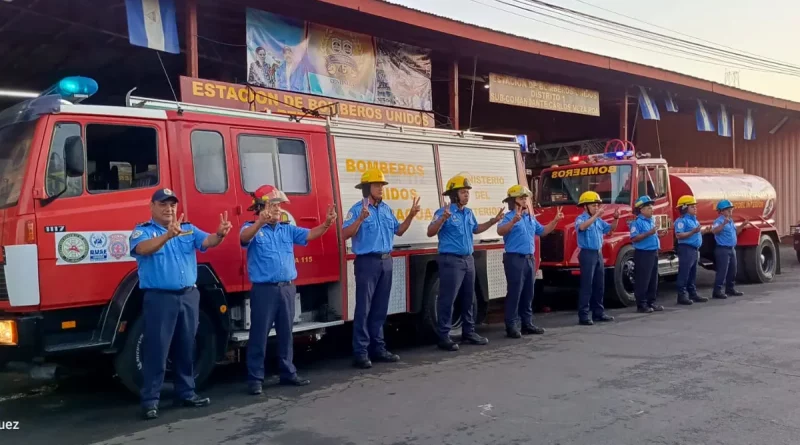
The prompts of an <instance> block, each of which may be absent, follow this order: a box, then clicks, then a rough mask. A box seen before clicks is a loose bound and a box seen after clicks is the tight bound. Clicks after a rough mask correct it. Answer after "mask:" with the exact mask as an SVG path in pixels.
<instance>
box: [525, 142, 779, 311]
mask: <svg viewBox="0 0 800 445" xmlns="http://www.w3.org/2000/svg"><path fill="white" fill-rule="evenodd" d="M571 162H572V163H571V164H568V165H563V166H558V167H553V168H549V169H545V170H544V171H543V172H542V175H541V182H540V185H539V199H538V204H539V205H540V206H542V207H543V209H542V214H541V216H540V218H541V219H542V220H544V221H548V220H549V219H550V218H551V217H552V216H553V215H555V212H556V206H564V208H563V212H564V215H565V218H564V222H563V224H561V225H560V226H559V227H557V229H556V230H555V231H554V232H553V233H551V234H550V235H549V236H547V237H545V238H542V249H541V250H542V254H541V269H542V275H543V283H545V284H552V285H561V284H566V283H567V282H570V281H571V282H574V281H575V276H577V275H580V269H579V267H578V246H577V238H576V232H575V227H574V221H575V217H577V216H578V215H579V214H580V212H582V211H583V209H581V208H579V207H578V206H577V202H578V197H579V196H580V194H581V193H583V192H585V191H588V190H593V191H595V192H597V193H599V194H600V196H601V198H602V199H603V203H604V204H605V208H606V213H605V219H607V220H609V221H610V218H611V215H612V214H613V212H614V210H615V209H617V208H618V209H619V210H620V213H621V220H620V224H619V225H618V227H617V230H616V231H615V232H612V233H611V234H609V235H608V236H607V237H606V238H605V242H604V245H603V257H604V263H605V267H606V281H605V282H606V286H607V292H606V297H605V299H606V301H608V302H609V303H614V304H616V305H619V306H630V305H633V304H635V302H636V301H635V298H634V295H633V283H634V274H633V268H634V262H633V247H632V246H631V244H630V236H629V227H628V222H629V221H631V220H632V219H633V218H634V217H633V214H632V205H633V202H634V201H635V200H636V199H637V198H638V197H639V196H642V195H649V196H650V197H651V198H653V200H654V201H655V205H654V210H655V212H654V218H656V222H657V224H658V227H659V228H661V229H666V230H667V231H668V233H667V235H666V236H664V237H662V238H661V250H660V259H659V276H661V277H669V276H673V275H677V273H678V257H677V254H676V252H675V246H676V244H677V243H676V240H675V234H674V230H673V227H672V224H673V221H675V219H677V218H678V216H680V215H679V211H678V209H677V200H678V198H680V197H681V196H683V195H694V197H695V198H696V199H697V201H698V211H697V218H698V220H699V221H700V224H701V225H703V226H708V225H710V224H711V223H712V222H713V221H714V219H715V218H717V216H718V214H717V212H716V210H715V208H714V206H715V205H716V203H717V202H718V201H719V200H721V199H728V200H730V201H732V202H733V203H734V205H735V206H736V209H735V211H734V221H735V222H736V224H737V226H738V225H739V224H741V223H742V222H743V221H744V220H746V219H747V220H750V221H751V222H752V223H753V226H754V227H753V228H748V229H745V230H744V231H743V232H742V234H741V235H739V239H738V246H737V247H736V252H737V256H738V261H739V267H738V274H737V280H738V281H740V282H750V283H765V282H769V281H772V279H773V277H774V275H775V274H778V273H780V266H781V265H780V255H779V250H778V249H779V246H780V242H779V238H778V232H777V229H776V227H775V225H774V220H773V219H772V217H773V215H774V214H775V202H776V193H775V189H774V188H773V187H772V185H771V184H770V183H769V181H767V180H765V179H763V178H761V177H758V176H754V175H747V174H744V172H743V171H742V170H738V169H707V168H675V167H670V166H669V165H667V161H666V160H664V159H655V158H651V157H649V156H648V155H642V154H639V153H637V152H636V150H635V147H633V145H632V144H630V143H627V144H624V143H622V141H619V140H615V141H610V142H609V143H608V144H607V145H606V152H605V153H601V154H597V155H589V156H574V157H573V158H572V159H571ZM714 246H715V242H714V236H713V235H712V234H706V235H704V237H703V247H702V249H701V250H700V256H701V258H700V263H699V264H700V265H701V266H702V267H704V268H707V269H713V268H714V254H713V252H714Z"/></svg>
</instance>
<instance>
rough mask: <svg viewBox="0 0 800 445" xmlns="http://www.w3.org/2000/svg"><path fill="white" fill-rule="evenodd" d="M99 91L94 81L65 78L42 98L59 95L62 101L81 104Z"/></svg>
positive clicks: (74, 77)
mask: <svg viewBox="0 0 800 445" xmlns="http://www.w3.org/2000/svg"><path fill="white" fill-rule="evenodd" d="M97 90H98V86H97V82H95V80H94V79H90V78H88V77H81V76H71V77H65V78H63V79H61V80H59V81H58V83H56V84H55V85H53V86H51V87H50V88H48V89H47V90H45V91H44V92H42V94H40V96H49V95H53V94H55V95H58V96H61V98H62V99H64V100H67V101H70V102H72V103H76V104H77V103H80V102H81V101H83V100H84V99H88V98H89V97H91V96H92V95H93V94H94V93H96V92H97Z"/></svg>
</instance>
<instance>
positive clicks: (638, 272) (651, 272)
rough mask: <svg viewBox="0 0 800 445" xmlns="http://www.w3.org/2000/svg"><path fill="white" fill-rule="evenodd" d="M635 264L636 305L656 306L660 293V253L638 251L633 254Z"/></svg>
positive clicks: (655, 251)
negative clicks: (657, 296) (657, 295)
mask: <svg viewBox="0 0 800 445" xmlns="http://www.w3.org/2000/svg"><path fill="white" fill-rule="evenodd" d="M633 263H634V280H635V283H633V294H634V295H635V296H636V305H637V306H638V307H647V306H651V305H654V304H655V303H656V293H657V292H658V251H657V250H639V249H636V250H635V251H634V252H633Z"/></svg>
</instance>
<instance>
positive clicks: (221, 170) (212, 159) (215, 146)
mask: <svg viewBox="0 0 800 445" xmlns="http://www.w3.org/2000/svg"><path fill="white" fill-rule="evenodd" d="M192 163H193V164H194V185H195V187H197V191H199V192H200V193H225V192H226V191H227V190H228V165H227V163H226V162H225V145H224V141H223V140H222V135H221V134H219V133H217V132H216V131H201V130H198V131H193V132H192Z"/></svg>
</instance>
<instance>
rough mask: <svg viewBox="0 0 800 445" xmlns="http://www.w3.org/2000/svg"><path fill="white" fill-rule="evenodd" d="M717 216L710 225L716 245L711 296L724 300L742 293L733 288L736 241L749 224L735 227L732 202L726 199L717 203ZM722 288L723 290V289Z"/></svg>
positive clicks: (744, 223)
mask: <svg viewBox="0 0 800 445" xmlns="http://www.w3.org/2000/svg"><path fill="white" fill-rule="evenodd" d="M717 212H718V213H719V217H717V219H715V220H714V223H713V224H712V225H711V233H713V234H714V240H715V241H716V242H717V246H716V247H715V248H714V259H715V264H714V266H715V268H716V278H715V279H714V293H713V294H712V295H711V297H712V298H718V299H721V300H724V299H726V298H728V297H740V296H742V295H744V293H742V292H739V291H738V290H736V288H735V284H736V266H737V264H736V241H737V237H738V236H739V234H741V233H742V231H743V230H744V229H746V228H747V227H748V226H750V225H751V223H750V221H748V220H744V222H743V223H742V224H741V225H740V226H739V227H738V228H737V227H736V224H735V223H734V222H733V203H732V202H730V201H728V200H727V199H723V200H722V201H720V202H718V203H717ZM723 289H724V291H723Z"/></svg>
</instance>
